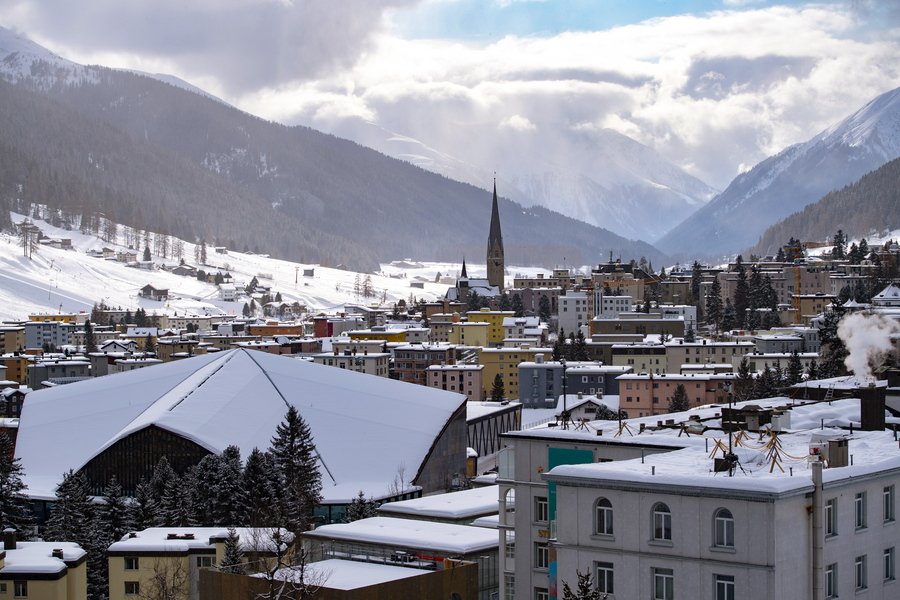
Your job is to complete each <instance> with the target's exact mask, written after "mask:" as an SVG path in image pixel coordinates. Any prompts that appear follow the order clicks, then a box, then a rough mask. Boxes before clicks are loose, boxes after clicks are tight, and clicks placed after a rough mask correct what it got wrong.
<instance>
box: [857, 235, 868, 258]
mask: <svg viewBox="0 0 900 600" xmlns="http://www.w3.org/2000/svg"><path fill="white" fill-rule="evenodd" d="M869 252H870V249H869V242H867V241H866V238H863V239H861V240H860V241H859V256H860V258H862V259H866V258H868V257H869Z"/></svg>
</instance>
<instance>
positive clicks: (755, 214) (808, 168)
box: [659, 88, 900, 255]
mask: <svg viewBox="0 0 900 600" xmlns="http://www.w3.org/2000/svg"><path fill="white" fill-rule="evenodd" d="M898 156H900V88H898V89H895V90H892V91H890V92H887V93H885V94H882V95H881V96H879V97H877V98H875V99H874V100H872V101H871V102H869V103H868V104H867V105H866V106H864V107H863V108H862V109H860V110H859V111H857V112H856V113H854V114H853V115H851V116H849V117H847V118H846V119H844V120H843V121H841V122H840V123H838V124H837V125H835V126H833V127H831V128H830V129H827V130H825V131H823V132H821V133H820V134H819V135H817V136H815V137H814V138H812V139H811V140H809V141H808V142H806V143H803V144H797V145H795V146H791V147H789V148H787V149H785V150H783V151H782V152H781V153H779V154H777V155H776V156H773V157H770V158H768V159H766V160H764V161H763V162H761V163H759V164H758V165H756V166H755V167H754V168H753V169H752V170H750V171H749V172H747V173H744V174H742V175H739V176H738V177H737V178H735V179H734V181H732V182H731V184H730V185H729V186H728V188H727V189H726V190H725V191H724V192H722V193H721V194H720V195H718V196H716V198H715V199H713V201H712V202H710V203H709V204H708V205H707V206H705V207H704V208H702V209H700V210H698V211H697V212H696V213H694V214H693V215H691V216H690V217H689V218H688V219H686V220H685V221H684V222H682V223H681V224H679V225H678V226H677V227H676V228H675V229H673V230H672V231H671V232H670V233H668V234H667V235H666V236H664V237H663V238H662V239H660V240H659V246H660V247H661V248H662V249H664V250H666V251H668V252H671V253H674V254H684V253H687V252H689V251H691V250H696V240H697V239H702V240H704V243H705V244H706V246H705V248H704V251H705V252H706V253H707V254H709V255H720V254H727V253H733V252H737V251H740V250H742V249H745V248H748V247H750V246H752V245H753V244H754V243H755V242H756V240H758V239H759V235H760V234H761V233H762V232H763V231H765V229H766V228H767V227H768V226H770V225H772V224H773V223H776V222H777V221H778V220H780V219H783V218H784V217H787V216H788V215H790V214H792V213H794V212H796V211H798V210H801V209H802V208H803V207H805V206H806V205H808V204H810V203H812V202H815V201H816V200H818V199H819V198H821V197H822V196H823V195H825V194H827V193H828V192H830V191H832V190H835V189H838V188H840V187H842V186H845V185H847V184H849V183H852V182H854V181H856V180H858V179H859V178H860V177H862V176H863V175H864V174H866V173H868V172H869V171H871V170H873V169H877V168H878V167H880V166H881V165H883V164H884V163H886V162H887V161H889V160H892V159H894V158H897V157H898ZM832 227H833V228H834V227H835V225H832Z"/></svg>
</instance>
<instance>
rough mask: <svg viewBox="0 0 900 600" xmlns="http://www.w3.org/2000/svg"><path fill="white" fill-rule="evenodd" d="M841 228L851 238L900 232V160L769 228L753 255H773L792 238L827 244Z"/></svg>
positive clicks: (828, 195) (893, 161)
mask: <svg viewBox="0 0 900 600" xmlns="http://www.w3.org/2000/svg"><path fill="white" fill-rule="evenodd" d="M838 228H840V229H842V230H843V231H844V234H845V235H847V236H848V237H849V238H859V237H865V236H866V235H870V234H872V233H873V232H882V231H892V230H895V229H900V159H895V160H892V161H891V162H889V163H887V164H885V165H884V166H882V167H880V168H878V169H876V170H874V171H872V172H871V173H869V174H867V175H865V176H864V177H862V178H861V179H860V180H859V181H857V182H856V183H853V184H851V185H848V186H846V187H844V188H842V189H840V190H836V191H834V192H831V193H829V194H827V195H826V196H825V197H823V198H822V199H821V200H819V201H818V202H815V203H813V204H810V205H809V206H807V207H806V208H804V209H803V210H802V211H800V212H796V213H794V214H793V215H791V216H790V217H788V218H787V219H784V220H783V221H781V222H780V223H777V224H775V225H773V226H771V227H769V229H767V230H766V232H765V233H763V235H762V237H761V238H760V239H759V242H758V243H757V245H756V247H755V248H754V249H753V251H752V252H753V253H754V254H762V255H766V254H774V253H775V252H777V251H778V247H779V246H781V245H783V244H785V243H787V241H788V240H789V239H790V238H791V237H794V238H797V239H799V240H826V239H828V238H830V237H831V236H832V235H833V234H834V232H835V231H836V230H837V229H838Z"/></svg>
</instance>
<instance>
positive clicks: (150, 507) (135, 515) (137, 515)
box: [128, 479, 157, 531]
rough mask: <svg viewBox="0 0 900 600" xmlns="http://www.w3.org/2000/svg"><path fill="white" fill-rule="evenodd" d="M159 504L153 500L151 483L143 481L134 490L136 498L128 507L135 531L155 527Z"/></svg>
mask: <svg viewBox="0 0 900 600" xmlns="http://www.w3.org/2000/svg"><path fill="white" fill-rule="evenodd" d="M156 515H157V504H156V503H155V502H154V500H153V490H152V488H151V486H150V483H149V482H147V481H144V480H143V479H141V480H140V481H139V482H138V484H137V485H136V486H135V488H134V497H133V498H132V500H131V503H130V504H129V506H128V522H129V523H131V525H132V527H134V529H135V530H137V531H141V530H144V529H147V528H148V527H153V526H155V525H156V524H157V523H156Z"/></svg>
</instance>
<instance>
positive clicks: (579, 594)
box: [563, 571, 607, 600]
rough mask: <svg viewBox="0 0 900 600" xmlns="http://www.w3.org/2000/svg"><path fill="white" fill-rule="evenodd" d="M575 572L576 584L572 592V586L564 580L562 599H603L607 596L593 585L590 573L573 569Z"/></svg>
mask: <svg viewBox="0 0 900 600" xmlns="http://www.w3.org/2000/svg"><path fill="white" fill-rule="evenodd" d="M575 574H576V575H577V576H578V586H577V587H576V589H575V591H574V592H573V591H572V588H571V587H569V583H568V582H567V581H564V582H563V600H605V599H606V598H607V594H604V593H602V592H601V591H600V590H599V589H597V588H596V587H594V582H593V578H592V577H591V574H590V573H582V572H581V571H575Z"/></svg>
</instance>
